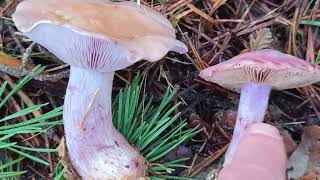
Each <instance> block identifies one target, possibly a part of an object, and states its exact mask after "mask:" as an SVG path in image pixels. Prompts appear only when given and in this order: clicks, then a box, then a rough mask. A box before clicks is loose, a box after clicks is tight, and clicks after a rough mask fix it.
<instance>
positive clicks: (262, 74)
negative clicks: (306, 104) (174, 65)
mask: <svg viewBox="0 0 320 180" xmlns="http://www.w3.org/2000/svg"><path fill="white" fill-rule="evenodd" d="M200 76H201V77H202V78H203V79H205V80H207V81H211V82H214V83H217V84H219V85H221V86H223V87H225V88H228V89H231V90H235V91H238V92H239V91H240V90H241V96H240V103H239V108H238V115H237V120H236V125H235V128H234V131H233V138H232V140H231V143H230V146H229V148H228V151H227V153H226V156H225V162H224V165H227V164H229V163H230V162H231V160H232V158H233V155H234V153H235V151H236V147H237V145H238V144H239V142H240V140H241V138H242V137H243V135H244V130H245V129H246V127H247V125H248V124H251V123H255V122H262V121H263V119H264V115H265V112H266V109H267V106H268V100H269V95H270V91H271V89H275V90H283V89H291V88H297V87H303V86H307V85H310V84H313V83H315V82H317V81H320V68H319V67H318V66H317V65H313V64H310V63H308V62H306V61H304V60H301V59H299V58H297V57H294V56H291V55H287V54H283V53H281V52H279V51H276V50H270V49H266V50H260V51H253V52H249V53H244V54H241V55H238V56H236V57H234V58H232V59H230V60H228V61H225V62H222V63H220V64H218V65H216V66H212V67H209V68H207V69H204V70H203V71H201V72H200Z"/></svg>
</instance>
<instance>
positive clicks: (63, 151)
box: [57, 137, 81, 180]
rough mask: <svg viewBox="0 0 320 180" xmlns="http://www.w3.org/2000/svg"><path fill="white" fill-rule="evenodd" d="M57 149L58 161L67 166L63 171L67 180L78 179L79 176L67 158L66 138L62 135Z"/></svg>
mask: <svg viewBox="0 0 320 180" xmlns="http://www.w3.org/2000/svg"><path fill="white" fill-rule="evenodd" d="M57 149H58V155H59V159H60V162H61V163H62V164H63V166H64V167H67V170H66V171H65V172H64V174H63V176H64V177H65V178H66V179H67V180H80V179H81V178H80V176H79V175H78V174H77V173H76V170H75V169H74V168H73V166H72V164H71V162H70V160H69V157H68V151H67V146H66V140H65V138H64V137H62V138H61V140H60V144H59V146H58V148H57Z"/></svg>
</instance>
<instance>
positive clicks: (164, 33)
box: [12, 0, 187, 179]
mask: <svg viewBox="0 0 320 180" xmlns="http://www.w3.org/2000/svg"><path fill="white" fill-rule="evenodd" d="M12 17H13V21H14V23H15V24H16V26H17V28H18V29H19V30H20V31H22V33H23V34H24V35H25V36H27V37H28V38H30V39H32V40H33V41H35V42H37V43H39V44H41V45H42V46H44V47H45V48H47V49H48V50H49V51H50V52H51V53H53V54H55V55H56V56H57V57H58V58H59V59H61V60H62V61H64V62H66V63H68V64H70V78H69V82H68V87H67V92H66V96H65V102H64V110H63V118H64V129H65V137H66V144H67V148H68V154H69V158H70V160H71V162H72V164H73V166H74V168H75V169H76V170H77V172H78V173H79V175H80V176H81V177H82V178H83V179H138V178H139V177H143V176H145V175H146V160H145V159H144V157H142V156H141V155H140V154H139V152H138V151H137V150H136V149H135V148H133V147H131V145H130V144H129V143H128V142H127V141H126V140H125V139H124V137H123V136H122V135H121V134H120V133H119V132H117V130H116V129H115V128H114V126H113V124H112V113H111V93H112V81H113V77H114V73H115V71H116V70H120V69H123V68H126V67H128V66H130V65H132V64H133V63H135V62H137V61H139V60H142V59H145V60H148V61H150V62H154V61H157V60H159V59H161V58H162V57H164V56H165V55H166V54H167V53H168V51H175V52H179V53H185V52H186V51H187V47H186V46H185V45H184V44H183V43H182V42H180V41H178V40H176V39H175V38H176V37H175V31H174V28H173V27H172V25H171V24H170V22H169V21H168V20H167V19H166V18H165V17H163V16H162V15H161V14H160V13H158V12H155V11H153V10H152V9H150V8H148V7H146V6H143V5H140V6H138V5H137V4H136V3H134V2H110V1H105V0H68V1H63V0H45V1H44V0H25V1H23V2H21V3H20V4H19V5H18V6H17V9H16V11H15V13H14V14H13V16H12Z"/></svg>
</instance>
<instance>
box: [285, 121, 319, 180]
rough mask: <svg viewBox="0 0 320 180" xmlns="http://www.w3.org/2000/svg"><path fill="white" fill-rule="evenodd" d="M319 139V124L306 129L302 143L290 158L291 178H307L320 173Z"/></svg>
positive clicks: (289, 173) (289, 175)
mask: <svg viewBox="0 0 320 180" xmlns="http://www.w3.org/2000/svg"><path fill="white" fill-rule="evenodd" d="M319 139H320V127H319V126H315V125H313V126H309V127H307V128H305V129H304V132H303V134H302V138H301V143H300V144H299V145H298V147H297V149H296V150H295V151H294V152H293V153H292V155H291V157H290V158H289V160H288V166H287V168H288V178H289V179H291V178H293V179H299V178H302V177H304V178H306V177H312V176H311V175H312V174H316V175H317V174H320V141H319ZM311 172H312V173H311ZM311 179H312V178H311Z"/></svg>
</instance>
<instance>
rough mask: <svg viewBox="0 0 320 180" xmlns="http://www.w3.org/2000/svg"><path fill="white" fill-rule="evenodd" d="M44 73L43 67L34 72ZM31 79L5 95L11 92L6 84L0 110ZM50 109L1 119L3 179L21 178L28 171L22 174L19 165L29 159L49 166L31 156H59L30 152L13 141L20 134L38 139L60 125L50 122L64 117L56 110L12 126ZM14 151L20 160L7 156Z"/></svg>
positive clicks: (0, 174)
mask: <svg viewBox="0 0 320 180" xmlns="http://www.w3.org/2000/svg"><path fill="white" fill-rule="evenodd" d="M42 70H43V68H42V67H40V66H37V67H35V68H34V69H33V74H34V75H37V74H39V73H40V72H41V71H42ZM31 79H32V77H30V76H27V77H24V78H23V79H22V80H20V82H19V83H18V84H17V85H16V87H14V88H13V89H12V90H11V91H9V93H8V94H6V95H5V93H4V92H5V90H8V87H7V85H8V83H7V82H4V83H3V84H2V86H1V87H0V98H1V100H0V108H2V107H3V106H4V104H5V103H7V101H8V100H9V98H10V97H12V96H13V95H14V94H15V93H16V92H17V91H18V90H19V89H20V88H21V87H23V86H24V85H25V84H26V83H28V82H29V81H30V80H31ZM46 105H48V103H44V104H40V105H34V106H32V107H28V108H25V109H22V110H21V111H19V112H16V113H13V114H11V115H8V116H5V117H1V116H0V123H1V126H0V151H1V154H2V155H3V157H2V159H1V158H0V179H17V178H18V177H19V176H20V175H21V174H23V173H25V172H26V171H20V170H19V163H20V162H21V161H22V160H23V159H29V160H32V161H34V162H37V163H40V164H44V165H49V163H48V162H46V161H45V160H43V159H41V158H38V157H36V156H34V155H32V152H56V149H43V148H30V147H26V146H20V145H18V144H19V142H17V141H12V139H11V137H14V136H15V135H17V134H29V133H33V134H34V135H38V134H41V133H44V132H46V131H47V130H48V129H49V128H52V127H53V126H56V125H58V124H61V123H62V122H61V121H50V120H51V119H52V118H54V117H57V116H60V115H61V114H62V108H61V107H59V108H56V109H54V110H52V111H50V112H48V113H45V114H43V115H41V116H38V117H33V118H30V119H28V120H27V121H22V122H17V123H11V121H12V120H14V119H16V118H19V117H21V116H26V115H28V114H30V113H32V112H34V111H36V110H39V109H41V108H42V107H44V106H46ZM7 151H11V152H13V153H15V154H17V155H18V156H19V158H18V159H11V158H9V157H7V156H6V154H7V153H6V152H7Z"/></svg>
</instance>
